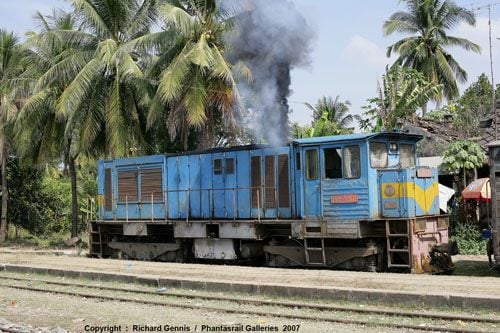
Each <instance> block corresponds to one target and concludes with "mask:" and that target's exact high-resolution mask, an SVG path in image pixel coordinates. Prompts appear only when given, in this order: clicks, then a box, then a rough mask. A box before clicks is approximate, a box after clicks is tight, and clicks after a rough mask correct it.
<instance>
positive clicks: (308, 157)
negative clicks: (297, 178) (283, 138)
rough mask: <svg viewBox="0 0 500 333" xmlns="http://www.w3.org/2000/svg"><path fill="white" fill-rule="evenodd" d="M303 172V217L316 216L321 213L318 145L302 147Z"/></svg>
mask: <svg viewBox="0 0 500 333" xmlns="http://www.w3.org/2000/svg"><path fill="white" fill-rule="evenodd" d="M302 156H304V158H303V167H302V170H303V172H304V178H303V183H304V196H303V198H304V199H303V205H304V209H303V211H304V217H305V218H318V217H320V216H321V215H322V214H321V178H320V170H319V147H318V146H309V147H303V148H302Z"/></svg>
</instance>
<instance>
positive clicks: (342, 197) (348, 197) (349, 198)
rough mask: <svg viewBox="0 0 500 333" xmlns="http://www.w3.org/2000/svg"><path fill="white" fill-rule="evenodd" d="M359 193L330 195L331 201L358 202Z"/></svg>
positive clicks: (333, 202)
mask: <svg viewBox="0 0 500 333" xmlns="http://www.w3.org/2000/svg"><path fill="white" fill-rule="evenodd" d="M357 202H358V195H357V194H337V195H332V196H330V203H332V204H343V203H357Z"/></svg>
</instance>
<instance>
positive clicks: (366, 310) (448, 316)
mask: <svg viewBox="0 0 500 333" xmlns="http://www.w3.org/2000/svg"><path fill="white" fill-rule="evenodd" d="M0 280H14V281H25V282H38V283H45V284H50V285H57V286H66V287H80V288H88V289H99V290H107V291H119V292H127V293H137V294H145V295H157V296H170V297H178V298H191V299H204V300H208V301H229V302H235V303H239V304H254V305H271V306H282V307H291V308H299V309H310V310H320V311H339V312H356V313H370V314H378V315H386V316H401V317H412V318H422V319H442V320H461V321H463V322H478V323H500V318H491V317H476V316H465V315H454V314H448V313H446V314H437V313H415V312H410V311H397V310H381V309H373V308H356V307H352V306H339V305H324V304H323V305H322V304H308V303H300V302H283V301H269V300H259V299H253V298H244V297H230V296H216V295H193V294H184V293H178V292H171V291H161V292H160V291H150V290H137V289H129V288H119V287H109V286H101V285H89V284H83V283H75V282H60V281H51V280H43V279H30V278H20V277H10V276H0Z"/></svg>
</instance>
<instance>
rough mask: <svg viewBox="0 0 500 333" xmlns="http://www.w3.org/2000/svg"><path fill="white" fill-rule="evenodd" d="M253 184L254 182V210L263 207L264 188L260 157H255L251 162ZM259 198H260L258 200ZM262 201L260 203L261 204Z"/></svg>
mask: <svg viewBox="0 0 500 333" xmlns="http://www.w3.org/2000/svg"><path fill="white" fill-rule="evenodd" d="M250 173H251V177H250V178H251V179H252V180H251V182H252V184H251V185H252V208H257V207H259V206H260V207H262V193H259V192H260V190H261V186H262V178H261V170H260V156H253V157H252V160H251V171H250ZM258 197H259V198H258ZM259 201H260V202H259Z"/></svg>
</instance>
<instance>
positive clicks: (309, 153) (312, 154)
mask: <svg viewBox="0 0 500 333" xmlns="http://www.w3.org/2000/svg"><path fill="white" fill-rule="evenodd" d="M317 178H318V151H317V150H315V149H313V150H306V179H307V180H312V179H317Z"/></svg>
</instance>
